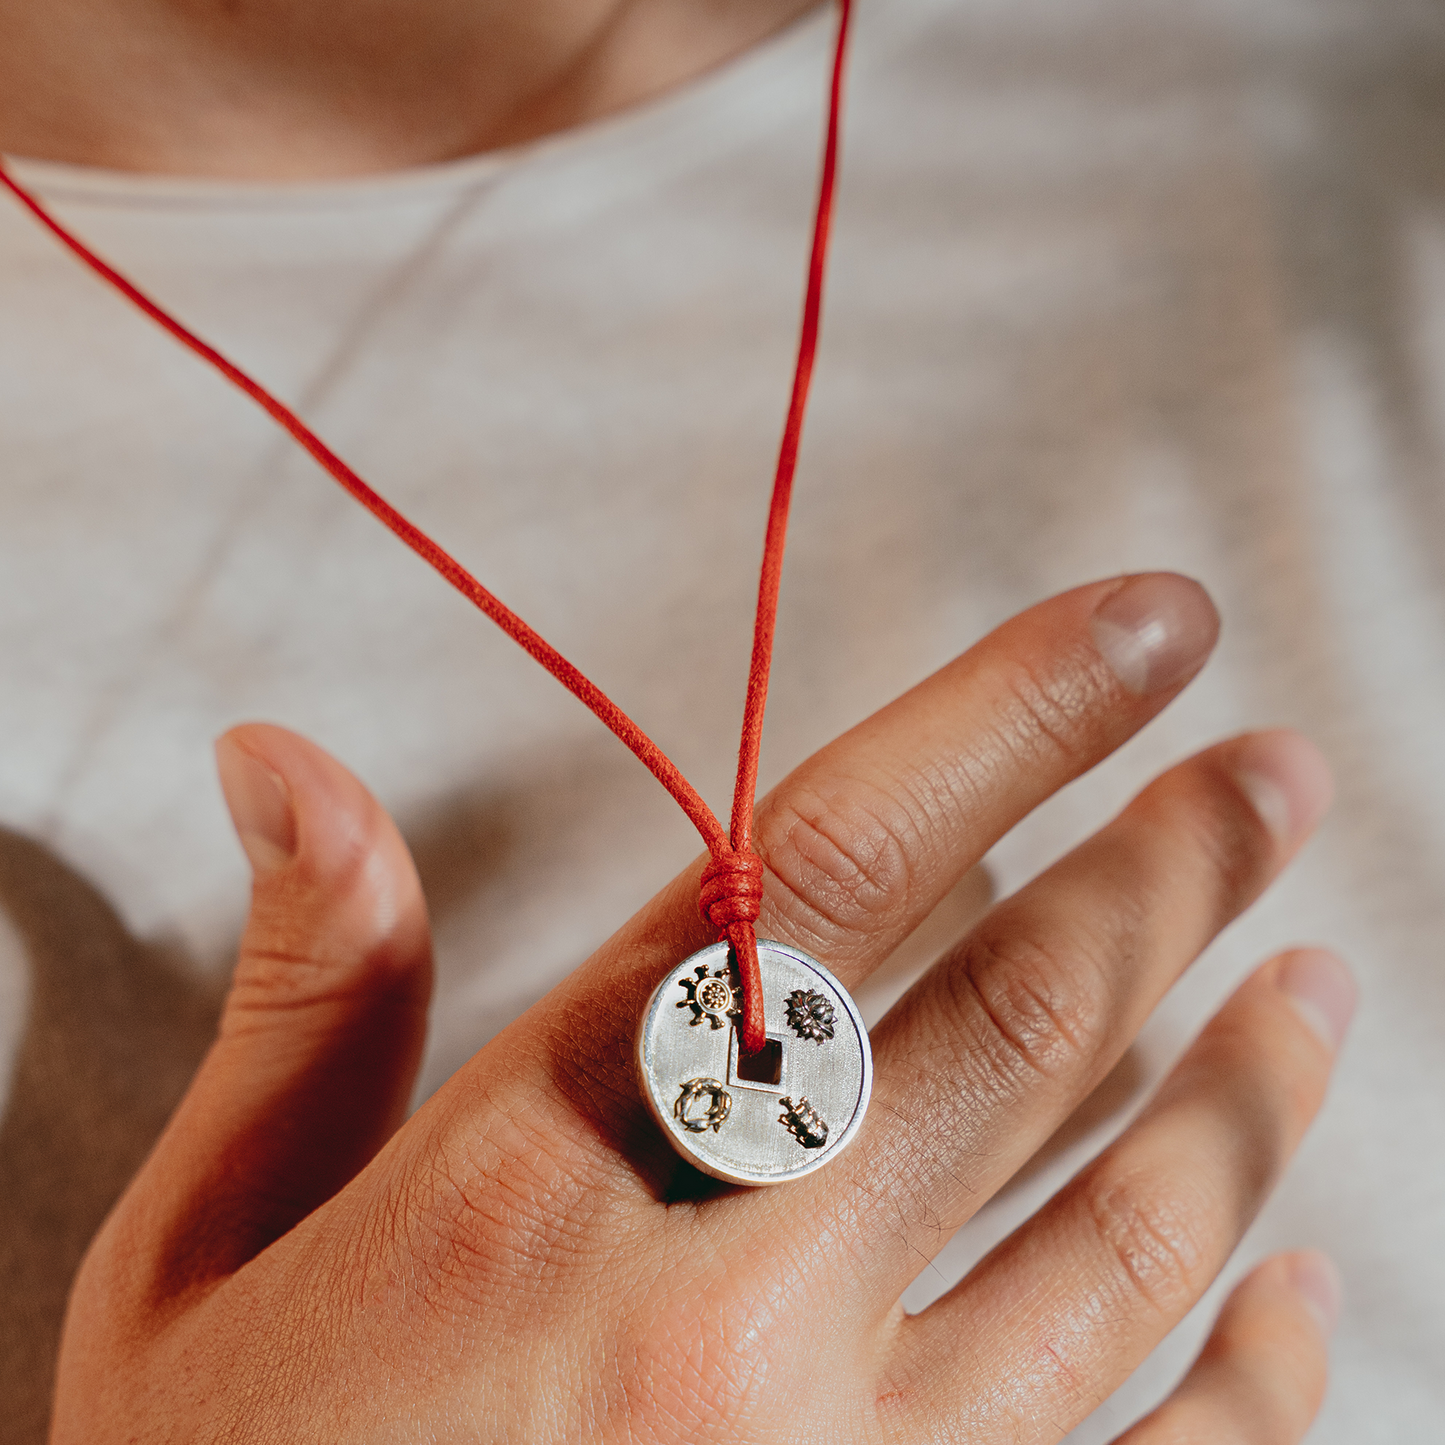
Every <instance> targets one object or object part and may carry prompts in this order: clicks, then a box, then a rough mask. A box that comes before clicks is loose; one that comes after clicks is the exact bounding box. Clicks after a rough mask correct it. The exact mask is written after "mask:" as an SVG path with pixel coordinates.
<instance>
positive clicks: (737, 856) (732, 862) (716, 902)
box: [698, 853, 763, 935]
mask: <svg viewBox="0 0 1445 1445" xmlns="http://www.w3.org/2000/svg"><path fill="white" fill-rule="evenodd" d="M698 906H699V907H700V908H701V909H702V916H703V917H704V918H706V919H707V921H708V922H709V923H711V924H712V926H713V927H714V928H715V929H717V931H718V934H719V935H722V934H725V933H726V932H727V931H728V929H729V927H730V926H731V925H732V924H734V923H754V922H756V921H757V917H758V914H759V913H761V912H762V907H763V860H762V859H761V858H759V857H758V856H757V854H756V853H724V854H722V855H721V856H720V857H717V858H713V859H712V860H711V861H710V862H709V863H708V865H707V867H706V868H704V869H703V870H702V896H701V897H700V898H699V899H698Z"/></svg>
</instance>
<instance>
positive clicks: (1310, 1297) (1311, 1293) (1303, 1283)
mask: <svg viewBox="0 0 1445 1445" xmlns="http://www.w3.org/2000/svg"><path fill="white" fill-rule="evenodd" d="M1289 1274H1290V1283H1291V1284H1292V1285H1293V1286H1294V1287H1295V1289H1297V1290H1298V1291H1299V1293H1300V1294H1301V1295H1303V1296H1304V1302H1305V1304H1306V1305H1307V1306H1308V1307H1309V1312H1310V1313H1311V1314H1312V1315H1313V1316H1314V1317H1315V1323H1316V1324H1317V1325H1318V1326H1319V1327H1320V1334H1322V1335H1323V1336H1324V1337H1325V1339H1329V1337H1330V1336H1331V1335H1332V1334H1334V1332H1335V1326H1336V1325H1337V1324H1339V1322H1340V1304H1341V1302H1342V1300H1343V1296H1344V1292H1343V1290H1342V1289H1341V1287H1340V1272H1339V1270H1337V1269H1336V1268H1335V1266H1334V1261H1333V1260H1331V1259H1330V1257H1329V1255H1327V1254H1321V1253H1320V1252H1319V1250H1317V1249H1305V1250H1301V1251H1300V1252H1299V1253H1298V1254H1297V1255H1295V1256H1294V1257H1293V1258H1292V1259H1291V1260H1290V1269H1289Z"/></svg>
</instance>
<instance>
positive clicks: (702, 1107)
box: [672, 1020, 826, 1134]
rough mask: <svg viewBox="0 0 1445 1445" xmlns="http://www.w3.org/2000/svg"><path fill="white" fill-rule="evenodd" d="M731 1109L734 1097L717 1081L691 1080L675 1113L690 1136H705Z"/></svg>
mask: <svg viewBox="0 0 1445 1445" xmlns="http://www.w3.org/2000/svg"><path fill="white" fill-rule="evenodd" d="M694 1022H696V1020H694ZM732 1107H733V1096H732V1095H731V1094H730V1093H728V1091H727V1090H726V1089H725V1088H723V1086H722V1084H721V1083H720V1082H719V1081H718V1080H717V1079H689V1080H688V1081H687V1083H685V1084H684V1085H683V1086H682V1092H681V1093H680V1094H679V1095H678V1096H677V1102H676V1103H675V1104H674V1105H673V1106H672V1113H673V1117H674V1118H675V1119H676V1120H677V1122H678V1123H679V1124H681V1125H682V1127H683V1128H684V1129H686V1130H687V1131H688V1133H690V1134H705V1133H706V1132H707V1131H708V1130H709V1129H711V1130H712V1131H713V1133H714V1134H716V1133H717V1131H718V1130H719V1129H721V1128H722V1126H723V1120H724V1119H726V1118H727V1116H728V1115H729V1114H730V1113H731V1112H732ZM824 1132H825V1133H826V1127H825V1130H824Z"/></svg>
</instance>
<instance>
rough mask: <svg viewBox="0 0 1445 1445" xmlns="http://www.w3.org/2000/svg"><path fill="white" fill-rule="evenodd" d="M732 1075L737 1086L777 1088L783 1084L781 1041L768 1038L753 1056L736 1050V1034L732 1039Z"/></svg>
mask: <svg viewBox="0 0 1445 1445" xmlns="http://www.w3.org/2000/svg"><path fill="white" fill-rule="evenodd" d="M732 1045H733V1046H732V1050H731V1052H732V1056H733V1057H732V1065H733V1067H732V1070H731V1072H732V1074H733V1079H734V1082H736V1083H739V1084H765V1085H772V1086H773V1087H777V1086H778V1085H780V1084H781V1083H782V1082H783V1041H782V1040H781V1039H775V1038H771V1037H770V1038H769V1039H768V1041H767V1042H766V1043H765V1044H764V1045H763V1046H762V1048H760V1049H759V1050H758V1051H757V1053H755V1054H745V1053H743V1052H742V1051H741V1050H740V1049H739V1048H738V1037H737V1034H736V1033H734V1034H733V1039H732Z"/></svg>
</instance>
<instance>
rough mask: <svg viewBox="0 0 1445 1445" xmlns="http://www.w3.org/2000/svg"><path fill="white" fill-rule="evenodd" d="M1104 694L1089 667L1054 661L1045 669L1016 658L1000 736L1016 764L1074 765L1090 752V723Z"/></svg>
mask: <svg viewBox="0 0 1445 1445" xmlns="http://www.w3.org/2000/svg"><path fill="white" fill-rule="evenodd" d="M1068 661H1069V662H1070V663H1072V662H1073V661H1074V660H1073V659H1068ZM1100 698H1101V692H1100V689H1099V686H1098V682H1097V679H1096V677H1095V675H1094V674H1093V673H1092V672H1091V671H1090V670H1089V669H1088V668H1087V667H1085V666H1078V665H1066V666H1062V667H1060V666H1058V665H1057V662H1056V663H1055V666H1054V667H1052V668H1051V669H1050V670H1049V671H1047V672H1044V671H1042V670H1040V669H1039V668H1035V667H1030V666H1029V665H1028V664H1027V663H1026V662H1023V661H1020V660H1014V661H1012V662H1011V663H1010V665H1009V673H1008V675H1007V676H1006V677H1005V678H1004V701H1003V702H1002V703H1001V705H1000V707H999V714H998V722H997V723H996V725H995V727H996V732H997V735H998V736H999V738H1000V740H1001V742H1002V743H1003V744H1004V746H1005V747H1006V749H1007V752H1008V753H1009V754H1010V755H1011V756H1012V757H1013V759H1014V761H1015V764H1016V765H1017V764H1019V763H1035V762H1039V761H1048V762H1056V761H1058V760H1059V759H1062V760H1064V761H1065V762H1068V763H1070V764H1076V763H1078V762H1080V761H1081V760H1083V759H1084V758H1085V757H1086V756H1087V755H1088V754H1089V753H1090V744H1089V737H1088V733H1089V729H1088V722H1089V719H1090V718H1091V717H1093V716H1094V714H1095V713H1096V712H1097V709H1098V704H1099V701H1100Z"/></svg>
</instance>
